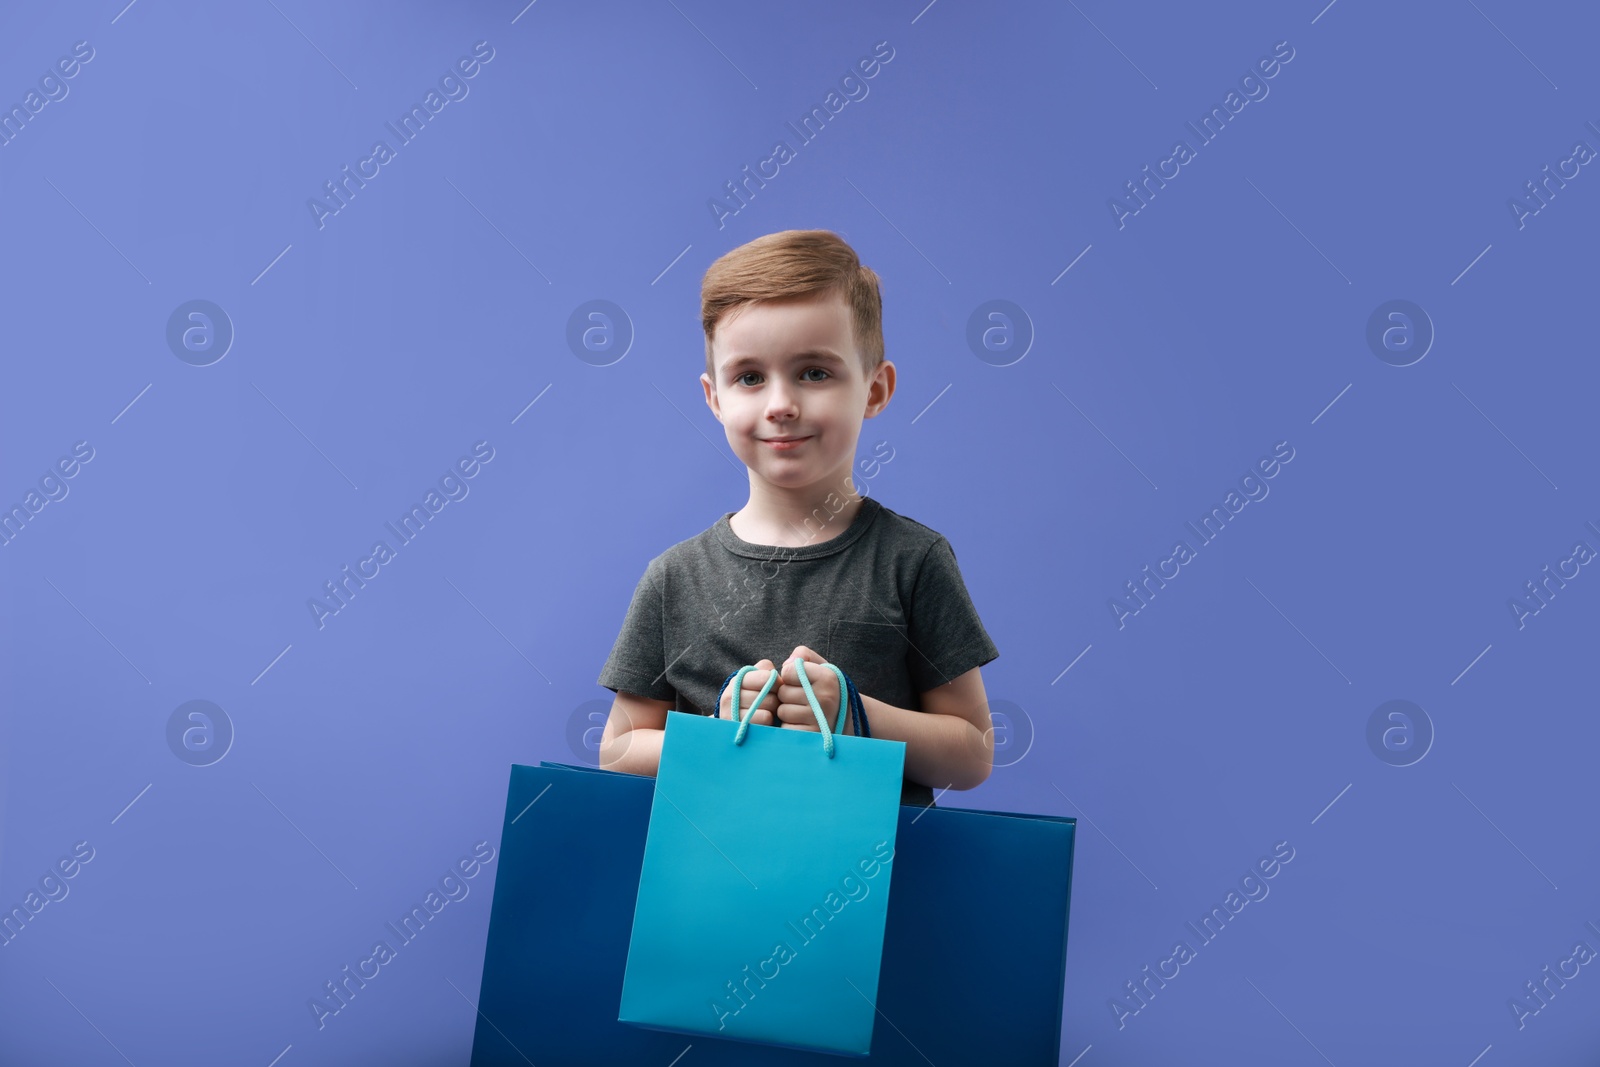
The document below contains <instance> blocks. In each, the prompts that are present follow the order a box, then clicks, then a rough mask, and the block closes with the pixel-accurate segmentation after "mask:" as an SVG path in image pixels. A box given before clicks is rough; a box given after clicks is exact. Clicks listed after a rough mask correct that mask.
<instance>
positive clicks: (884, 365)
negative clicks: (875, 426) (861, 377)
mask: <svg viewBox="0 0 1600 1067" xmlns="http://www.w3.org/2000/svg"><path fill="white" fill-rule="evenodd" d="M892 396H894V364H893V363H890V362H889V361H888V360H887V359H886V360H884V361H883V362H881V363H879V364H878V369H877V370H876V371H875V372H874V373H873V376H872V381H871V382H869V383H868V385H867V409H866V412H865V417H866V418H869V419H870V418H873V417H875V416H876V415H877V414H878V413H879V412H880V411H882V410H883V409H884V408H885V407H887V406H888V405H889V398H890V397H892Z"/></svg>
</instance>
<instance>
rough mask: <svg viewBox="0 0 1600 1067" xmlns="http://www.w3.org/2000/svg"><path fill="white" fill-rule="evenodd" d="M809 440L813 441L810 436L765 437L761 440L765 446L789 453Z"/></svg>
mask: <svg viewBox="0 0 1600 1067" xmlns="http://www.w3.org/2000/svg"><path fill="white" fill-rule="evenodd" d="M809 440H811V438H810V437H809V436H806V437H763V438H762V439H761V441H762V443H763V444H766V445H770V446H771V447H772V448H774V449H775V450H777V451H779V452H787V451H789V450H790V449H792V448H795V447H797V446H798V445H800V444H801V442H804V441H809Z"/></svg>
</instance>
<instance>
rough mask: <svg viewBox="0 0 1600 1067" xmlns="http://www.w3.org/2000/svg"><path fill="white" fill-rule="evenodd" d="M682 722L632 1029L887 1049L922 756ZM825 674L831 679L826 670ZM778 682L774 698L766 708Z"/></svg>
mask: <svg viewBox="0 0 1600 1067" xmlns="http://www.w3.org/2000/svg"><path fill="white" fill-rule="evenodd" d="M826 667H827V668H828V669H831V670H832V671H833V672H834V673H835V674H836V675H838V677H839V683H840V684H839V692H840V698H841V699H840V702H839V703H840V706H839V714H838V717H837V720H836V722H835V723H834V725H833V727H832V728H831V729H830V727H829V725H828V721H827V717H826V716H825V715H824V713H823V711H822V709H821V707H820V706H819V703H818V701H817V699H816V696H815V694H814V693H813V692H812V690H811V683H810V681H809V680H808V679H807V678H806V674H805V670H806V668H805V666H804V665H803V664H802V665H801V666H800V667H799V671H800V679H801V684H802V686H803V687H804V689H805V691H806V695H807V698H808V700H809V702H810V704H811V707H812V711H813V712H814V713H815V714H816V716H817V724H818V726H819V728H820V734H814V733H810V732H806V731H799V730H787V729H782V728H779V727H771V726H754V727H752V726H751V724H750V716H751V714H752V713H753V712H754V710H755V708H754V706H752V707H751V708H750V709H748V710H746V711H745V712H744V713H743V714H742V715H741V714H740V713H739V710H738V694H739V692H740V685H741V684H742V683H743V680H744V674H745V673H746V672H747V671H751V670H754V669H755V668H754V667H744V668H741V669H740V671H738V672H737V673H736V675H735V677H734V678H732V679H730V682H731V683H732V685H733V687H734V701H735V703H734V705H733V710H734V714H735V716H736V717H737V719H738V721H737V722H735V721H733V720H731V719H718V718H710V717H706V716H701V715H691V714H686V713H684V712H679V711H670V712H668V713H667V726H666V733H665V736H664V738H663V740H662V745H661V762H660V764H659V767H658V769H657V773H656V788H655V795H654V799H653V801H652V803H651V808H650V828H649V832H648V835H647V837H646V839H645V849H644V862H643V866H642V868H641V870H640V874H639V893H638V898H637V902H636V904H635V908H634V916H633V932H632V936H631V940H630V941H629V946H628V963H627V969H626V971H625V973H624V976H623V984H622V1003H621V1009H620V1011H619V1013H618V1016H617V1017H618V1019H619V1020H620V1021H622V1022H625V1023H630V1024H632V1025H635V1026H643V1027H648V1028H650V1029H655V1030H669V1031H675V1032H678V1033H686V1034H698V1035H704V1036H708V1037H715V1038H723V1039H728V1040H735V1041H750V1042H759V1043H762V1044H767V1045H776V1046H781V1047H787V1048H797V1049H807V1050H812V1051H817V1052H830V1053H836V1054H839V1055H856V1056H865V1055H867V1053H868V1052H869V1051H870V1049H871V1046H872V1026H873V1019H874V1016H875V1013H876V1008H875V1005H876V1002H877V995H878V971H879V964H880V962H881V959H882V954H883V932H884V919H885V916H886V915H887V912H888V905H889V885H890V875H891V873H892V870H893V860H894V844H895V831H896V828H897V827H898V824H899V816H900V790H901V782H902V778H903V776H904V768H905V744H904V743H903V742H900V741H888V740H883V739H881V738H870V737H854V736H844V735H842V734H840V733H839V731H840V730H841V729H842V728H843V726H844V722H845V716H846V714H847V712H848V711H849V710H850V706H851V703H852V701H851V700H850V699H849V697H852V696H854V692H853V690H854V686H853V685H852V684H851V683H850V682H849V679H848V678H847V677H846V676H845V674H844V672H843V671H841V670H839V668H838V667H835V666H833V665H832V664H828V665H826ZM813 669H816V668H815V665H813ZM776 677H777V676H776V673H774V675H773V677H772V678H769V679H768V682H767V686H766V687H765V688H763V689H762V691H761V693H760V695H759V696H758V697H757V698H756V701H755V705H759V704H760V702H761V700H762V699H764V698H765V697H766V695H767V693H768V691H769V690H770V689H771V688H772V683H773V681H775V680H776Z"/></svg>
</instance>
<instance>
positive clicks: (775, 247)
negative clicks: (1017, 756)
mask: <svg viewBox="0 0 1600 1067" xmlns="http://www.w3.org/2000/svg"><path fill="white" fill-rule="evenodd" d="M701 324H702V326H703V328H704V330H705V335H706V373H705V374H703V375H701V377H700V383H701V385H702V386H703V387H704V389H705V396H706V404H707V405H708V406H709V407H710V408H711V411H712V414H714V415H715V416H716V417H717V420H718V421H719V422H721V423H722V425H723V429H724V431H725V432H726V434H727V437H728V444H729V445H731V446H732V447H733V451H734V453H735V454H736V455H737V456H738V457H739V458H740V460H742V461H743V462H744V464H745V466H746V467H748V468H749V471H750V499H749V501H748V502H747V503H746V504H745V506H744V507H743V508H741V509H740V510H739V511H736V512H729V513H727V514H725V515H724V516H723V517H722V518H721V519H719V520H718V521H717V522H716V524H715V525H713V526H712V527H711V528H710V529H708V530H706V531H705V532H703V533H701V534H699V535H697V536H695V537H692V538H690V539H688V540H686V541H681V542H679V543H678V544H676V545H673V546H672V547H671V548H669V549H667V550H666V551H665V552H663V553H661V554H660V555H659V556H656V557H655V558H654V559H652V560H651V561H650V563H649V566H648V567H647V568H646V570H645V573H644V576H643V578H641V579H640V581H639V584H638V586H637V587H636V588H635V590H634V594H633V601H632V603H631V604H630V605H629V607H628V614H627V617H626V618H625V619H624V621H623V624H622V630H621V632H620V633H619V635H618V637H617V642H616V644H615V646H614V647H613V648H612V650H611V655H610V656H609V657H608V658H607V660H606V663H605V666H604V668H603V669H602V670H601V672H600V677H599V679H598V681H599V684H600V685H602V686H604V687H605V688H607V689H610V690H612V691H613V692H615V693H616V694H617V696H616V700H615V702H614V703H613V704H612V707H611V715H610V717H609V719H608V720H607V723H606V727H605V730H604V732H603V734H602V736H601V740H600V766H601V767H602V768H605V769H607V770H616V771H625V772H629V773H633V774H649V775H653V774H655V773H656V770H657V767H658V765H659V762H660V759H661V741H662V738H663V736H664V734H665V730H664V728H665V726H666V721H667V711H668V710H669V709H676V710H678V711H682V712H695V713H697V714H701V715H713V714H714V715H717V716H719V717H721V718H730V717H731V707H730V705H731V704H732V698H733V686H732V685H731V684H730V685H729V686H728V687H727V689H726V690H725V691H723V693H722V698H721V701H720V703H719V701H718V698H717V691H718V689H719V688H720V687H721V686H722V684H723V681H724V679H726V678H727V677H728V675H729V674H731V673H732V672H734V671H735V670H737V669H738V668H739V667H741V666H744V665H745V664H754V665H755V666H756V667H758V668H760V669H759V670H754V671H751V672H750V673H749V674H747V675H746V676H745V679H744V683H743V686H742V693H741V695H740V700H739V706H740V709H741V711H742V710H743V709H746V708H748V707H749V706H750V705H751V703H752V702H754V700H755V698H756V696H757V694H759V693H760V691H761V687H762V686H763V685H764V684H765V683H766V680H767V676H768V674H769V673H770V672H772V671H774V670H777V671H779V672H780V673H779V681H778V682H777V683H776V684H775V685H774V686H773V689H772V692H770V693H769V694H768V695H767V698H766V699H765V700H764V701H763V702H762V703H761V705H760V707H759V709H758V710H757V711H756V712H755V714H754V715H753V716H752V718H751V722H752V724H756V725H761V726H767V727H775V728H779V729H791V730H811V731H817V730H818V727H817V722H816V716H815V715H814V714H813V713H812V710H811V706H810V704H809V703H807V701H806V698H805V691H804V690H803V689H802V688H801V685H800V678H799V674H798V672H797V670H796V668H795V665H794V662H795V660H797V659H803V660H805V661H806V663H807V664H808V668H807V679H808V680H809V681H810V682H811V686H812V689H813V691H814V692H815V693H816V696H817V700H818V702H819V703H820V704H821V705H822V709H823V711H824V713H825V714H827V716H828V721H829V724H830V726H831V725H832V723H833V721H834V716H835V715H836V714H837V710H838V707H839V681H838V679H837V678H836V677H835V676H834V674H833V672H832V671H828V670H823V669H820V667H811V666H809V665H810V664H818V665H820V664H823V663H826V662H829V661H831V662H834V663H837V664H838V666H839V669H840V670H842V671H844V672H845V674H846V675H847V676H849V678H850V679H851V681H853V682H854V683H855V685H856V688H857V690H858V691H859V692H860V694H861V700H862V704H863V705H864V707H865V710H866V718H867V725H868V727H869V728H870V730H871V734H872V736H873V737H879V738H887V739H889V740H894V741H903V742H905V745H906V754H905V781H904V782H903V785H902V790H901V798H900V802H901V803H902V804H919V805H924V806H932V804H933V790H934V789H941V790H942V789H971V788H973V787H974V786H976V785H978V784H979V783H981V782H982V781H983V780H984V779H985V778H987V777H988V776H989V772H990V770H991V768H992V767H993V762H994V728H993V725H992V723H991V720H990V717H989V705H988V698H987V696H986V695H985V693H984V688H983V679H982V677H981V676H980V675H979V672H978V669H979V668H980V667H981V666H982V665H983V664H986V663H988V662H990V661H991V660H993V659H995V658H996V657H998V656H999V654H1000V653H999V650H998V649H996V648H995V646H994V642H993V641H991V640H990V639H989V635H988V633H987V632H986V631H985V630H984V628H983V623H982V622H981V621H980V620H979V618H978V613H977V610H976V609H975V608H974V607H973V604H972V600H971V598H970V597H969V596H968V594H967V588H966V585H965V583H964V582H963V581H962V578H961V572H960V570H959V569H958V568H957V566H956V559H955V553H954V552H953V551H952V549H951V547H950V544H949V542H948V541H946V540H945V538H944V537H943V536H942V535H940V534H939V533H937V532H936V531H934V530H931V529H929V528H928V527H926V526H923V525H922V524H921V523H918V522H914V521H913V520H911V519H908V518H906V517H904V516H902V515H899V514H896V513H895V512H893V511H890V510H889V509H888V508H886V507H884V506H883V505H881V504H879V503H878V502H877V501H876V500H874V499H871V498H868V497H863V496H861V495H859V494H858V493H857V492H856V490H855V487H854V485H853V483H852V481H851V477H850V472H851V466H852V463H853V462H854V459H855V450H856V441H857V438H859V437H860V435H861V423H862V420H863V419H864V418H866V419H870V418H875V417H876V416H877V415H878V413H879V412H881V411H882V410H883V409H884V407H885V406H887V405H888V403H889V398H890V397H891V396H893V395H894V383H895V367H894V364H893V363H890V362H888V361H887V360H885V359H884V358H883V351H884V346H883V326H882V298H881V296H880V293H879V289H878V276H877V274H875V273H874V272H873V271H872V270H871V269H870V268H867V267H864V266H862V265H861V262H860V260H859V259H858V258H857V257H856V253H855V251H854V250H853V249H851V247H850V246H849V245H848V244H846V243H845V242H844V241H843V240H842V239H841V238H840V237H838V235H836V234H833V233H830V232H828V231H826V230H786V231H783V232H781V233H773V234H768V235H766V236H764V237H759V238H757V239H756V240H754V241H751V242H750V243H748V244H745V245H742V246H740V247H739V248H735V249H734V250H733V251H731V252H729V253H727V254H726V255H724V256H723V257H722V258H720V259H718V260H717V261H716V262H715V263H713V264H712V265H711V268H710V269H709V270H707V271H706V274H705V278H704V279H703V281H702V285H701ZM789 649H793V651H785V650H789ZM815 649H820V650H822V652H824V653H826V655H827V657H828V659H826V660H825V659H824V658H823V656H822V655H821V654H819V653H818V652H817V651H814V650H815ZM773 652H777V653H778V654H780V655H783V656H784V659H783V664H782V667H781V668H780V667H778V666H777V665H775V664H774V662H773V660H772V659H770V658H761V659H757V657H758V656H761V655H762V654H763V653H767V654H770V653H773ZM846 721H847V727H846V732H847V733H853V732H854V731H853V727H852V726H850V725H848V718H847V720H846Z"/></svg>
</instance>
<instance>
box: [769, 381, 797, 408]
mask: <svg viewBox="0 0 1600 1067" xmlns="http://www.w3.org/2000/svg"><path fill="white" fill-rule="evenodd" d="M794 410H795V397H794V393H793V391H792V390H790V389H789V388H788V387H787V386H784V385H774V386H773V387H772V390H771V392H769V393H768V394H767V414H768V415H775V414H782V413H785V412H792V411H794Z"/></svg>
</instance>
